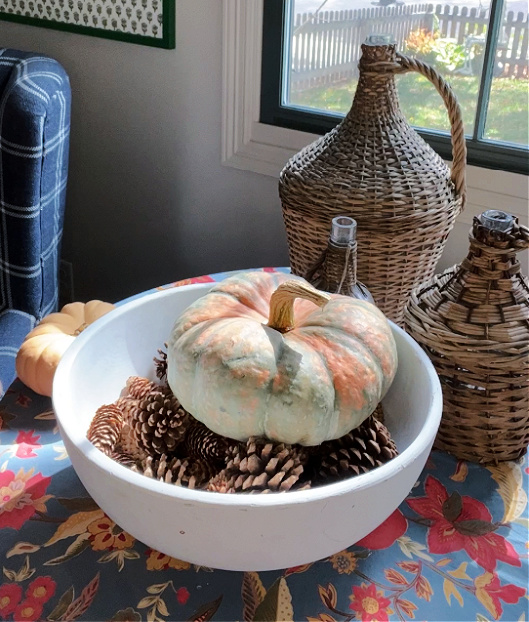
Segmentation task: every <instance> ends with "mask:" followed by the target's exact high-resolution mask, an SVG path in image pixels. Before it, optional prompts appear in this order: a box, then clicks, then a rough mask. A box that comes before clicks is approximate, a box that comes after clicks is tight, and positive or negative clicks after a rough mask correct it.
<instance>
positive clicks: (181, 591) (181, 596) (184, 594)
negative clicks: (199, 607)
mask: <svg viewBox="0 0 529 622" xmlns="http://www.w3.org/2000/svg"><path fill="white" fill-rule="evenodd" d="M190 596H191V594H190V593H189V590H188V589H187V587H179V588H178V589H177V590H176V600H177V601H178V602H179V603H180V604H181V605H185V604H186V603H187V601H188V599H189V597H190Z"/></svg>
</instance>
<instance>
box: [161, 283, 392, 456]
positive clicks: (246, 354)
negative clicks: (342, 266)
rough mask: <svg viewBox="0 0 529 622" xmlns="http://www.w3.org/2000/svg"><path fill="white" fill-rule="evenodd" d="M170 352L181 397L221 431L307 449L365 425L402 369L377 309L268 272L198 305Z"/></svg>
mask: <svg viewBox="0 0 529 622" xmlns="http://www.w3.org/2000/svg"><path fill="white" fill-rule="evenodd" d="M300 297H301V299H300ZM167 355H168V356H167V363H168V382H169V385H170V387H171V389H172V391H173V393H174V394H175V395H176V397H177V398H178V399H179V400H180V402H181V403H182V405H183V406H184V408H186V409H187V410H188V411H189V412H190V413H191V414H192V415H194V416H195V417H196V418H197V419H199V420H200V421H202V422H203V423H204V424H205V425H206V426H208V427H209V428H210V429H211V430H213V431H214V432H217V433H218V434H222V435H224V436H228V437H231V438H235V439H238V440H245V439H247V438H249V437H250V436H254V435H257V436H266V437H268V438H270V439H272V440H275V441H281V442H286V443H301V444H303V445H317V444H319V443H321V442H323V441H325V440H330V439H334V438H339V437H340V436H342V435H344V434H346V433H347V432H349V431H350V430H351V429H353V428H355V427H357V426H358V425H360V424H361V423H362V421H364V420H365V419H366V418H367V417H368V416H369V415H370V414H371V413H372V412H373V411H374V409H375V408H376V406H377V404H378V403H379V401H380V400H381V399H382V397H383V396H384V395H385V393H386V391H387V389H388V388H389V386H390V384H391V382H392V380H393V377H394V375H395V372H396V369H397V351H396V345H395V342H394V339H393V335H392V332H391V328H390V326H389V323H388V321H387V320H386V318H385V316H384V315H383V314H382V313H381V312H380V311H379V310H378V309H377V308H376V307H375V306H374V305H372V304H370V303H368V302H365V301H361V300H356V299H354V298H350V297H348V296H338V295H332V296H331V295H329V294H325V293H323V292H319V291H318V290H316V289H314V288H313V287H312V286H311V285H309V284H308V283H307V282H306V281H304V280H303V279H301V278H299V277H293V276H291V275H285V274H280V273H266V272H248V273H243V274H240V275H236V276H234V277H230V278H228V279H226V280H225V281H223V282H221V283H220V284H218V285H216V286H215V287H213V289H212V290H211V291H210V292H209V293H208V294H206V295H205V296H204V297H202V298H200V299H199V300H197V301H196V302H195V303H193V304H192V305H191V306H190V307H189V308H188V309H187V310H186V311H184V313H183V314H182V315H181V316H180V317H179V318H178V319H177V321H176V323H175V325H174V327H173V330H172V333H171V335H170V338H169V342H168V351H167Z"/></svg>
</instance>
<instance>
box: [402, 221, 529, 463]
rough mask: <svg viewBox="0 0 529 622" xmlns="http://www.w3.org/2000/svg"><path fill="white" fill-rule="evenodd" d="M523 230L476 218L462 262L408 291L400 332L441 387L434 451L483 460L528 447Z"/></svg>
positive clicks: (528, 293)
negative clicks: (499, 228)
mask: <svg viewBox="0 0 529 622" xmlns="http://www.w3.org/2000/svg"><path fill="white" fill-rule="evenodd" d="M528 247H529V230H528V229H527V228H525V227H521V226H518V224H516V225H515V226H514V227H513V229H512V230H511V231H510V232H507V233H501V232H491V231H489V230H487V229H485V228H484V227H483V226H482V223H481V217H479V218H475V219H474V225H473V227H472V230H471V232H470V249H469V253H468V256H467V257H466V258H465V259H464V260H463V262H462V263H461V264H460V265H458V266H454V267H452V268H449V269H448V270H446V271H445V272H443V273H442V274H440V275H438V276H435V277H434V278H433V279H430V280H429V281H427V282H425V283H424V284H423V285H421V286H420V287H418V288H417V289H416V290H414V291H413V293H412V295H411V297H410V299H409V301H408V304H407V306H406V310H405V328H406V330H407V331H408V332H409V333H410V334H411V335H412V336H413V337H414V338H415V339H416V340H417V341H418V342H419V343H420V344H421V345H422V346H423V348H424V349H425V350H426V352H427V353H428V355H429V356H430V358H431V360H432V362H433V364H434V365H435V367H436V369H437V372H438V373H439V377H440V380H441V385H442V388H443V398H444V406H443V419H442V423H441V427H440V429H439V433H438V436H437V439H436V447H438V448H439V449H444V450H445V451H448V452H450V453H452V454H454V455H455V456H457V457H458V458H461V459H464V460H471V461H474V462H482V463H489V462H493V463H498V462H501V461H504V460H516V459H517V458H519V457H520V456H522V455H523V454H524V453H525V452H526V450H527V444H528V443H529V410H528V409H529V286H528V280H527V277H524V276H522V274H521V272H520V264H519V262H518V261H517V259H516V253H517V252H518V251H520V250H522V249H524V248H528Z"/></svg>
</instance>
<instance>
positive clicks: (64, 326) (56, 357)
mask: <svg viewBox="0 0 529 622" xmlns="http://www.w3.org/2000/svg"><path fill="white" fill-rule="evenodd" d="M112 309H114V305H113V304H111V303H109V302H102V301H101V300H90V301H89V302H87V303H83V302H71V303H69V304H67V305H65V306H64V307H63V308H62V309H61V310H60V311H58V312H57V313H50V315H47V316H46V317H44V318H43V319H42V320H41V322H40V323H39V324H38V326H36V327H35V328H34V329H33V330H32V331H30V332H29V333H28V334H27V335H26V338H25V339H24V342H23V343H22V345H21V347H20V349H19V351H18V354H17V358H16V372H17V375H18V377H19V378H20V380H22V382H23V383H24V384H25V385H27V386H28V387H29V388H30V389H33V391H35V392H36V393H40V394H41V395H47V396H51V391H52V384H53V376H54V374H55V369H56V368H57V365H58V364H59V361H60V360H61V357H62V355H63V354H64V353H65V352H66V349H67V348H68V346H69V345H70V344H71V343H72V342H73V340H74V339H75V338H76V337H77V335H79V333H81V332H82V331H83V330H84V329H85V328H86V327H87V326H88V325H90V324H92V322H95V320H97V319H98V318H100V317H101V316H102V315H105V313H108V312H109V311H111V310H112Z"/></svg>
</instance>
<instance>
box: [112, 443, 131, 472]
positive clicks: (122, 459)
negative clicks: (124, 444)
mask: <svg viewBox="0 0 529 622" xmlns="http://www.w3.org/2000/svg"><path fill="white" fill-rule="evenodd" d="M109 457H110V458H112V460H115V461H116V462H119V464H122V465H123V466H126V467H128V468H129V469H132V468H134V467H136V466H137V464H138V461H137V460H135V459H134V458H133V457H132V456H130V455H129V454H127V453H125V452H124V451H123V450H122V448H121V447H120V446H119V444H118V445H117V446H116V449H115V450H114V451H113V452H111V453H110V454H109Z"/></svg>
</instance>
